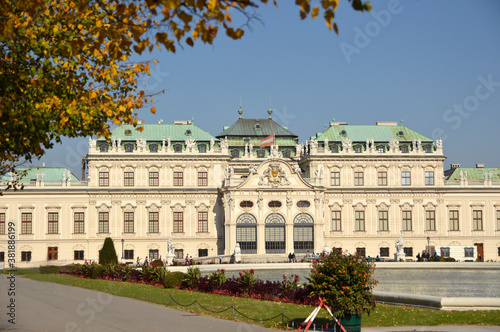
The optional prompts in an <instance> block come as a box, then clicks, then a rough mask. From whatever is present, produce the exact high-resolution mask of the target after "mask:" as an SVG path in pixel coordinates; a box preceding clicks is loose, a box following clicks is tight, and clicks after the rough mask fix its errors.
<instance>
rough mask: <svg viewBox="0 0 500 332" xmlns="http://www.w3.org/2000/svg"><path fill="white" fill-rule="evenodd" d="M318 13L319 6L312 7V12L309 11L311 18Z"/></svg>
mask: <svg viewBox="0 0 500 332" xmlns="http://www.w3.org/2000/svg"><path fill="white" fill-rule="evenodd" d="M318 13H319V8H318V7H314V8H313V10H312V13H311V17H312V19H313V20H314V19H315V18H316V17H317V16H318Z"/></svg>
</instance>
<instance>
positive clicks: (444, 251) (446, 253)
mask: <svg viewBox="0 0 500 332" xmlns="http://www.w3.org/2000/svg"><path fill="white" fill-rule="evenodd" d="M440 256H441V257H450V248H449V247H441V255H440Z"/></svg>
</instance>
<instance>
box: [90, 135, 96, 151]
mask: <svg viewBox="0 0 500 332" xmlns="http://www.w3.org/2000/svg"><path fill="white" fill-rule="evenodd" d="M96 146H97V140H95V139H92V137H89V149H90V148H92V149H95V148H96Z"/></svg>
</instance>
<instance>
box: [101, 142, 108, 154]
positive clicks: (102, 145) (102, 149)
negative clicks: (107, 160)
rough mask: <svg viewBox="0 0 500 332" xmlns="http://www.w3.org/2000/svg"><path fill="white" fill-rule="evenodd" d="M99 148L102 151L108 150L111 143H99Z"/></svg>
mask: <svg viewBox="0 0 500 332" xmlns="http://www.w3.org/2000/svg"><path fill="white" fill-rule="evenodd" d="M99 150H100V151H101V152H108V150H109V144H108V143H104V144H99Z"/></svg>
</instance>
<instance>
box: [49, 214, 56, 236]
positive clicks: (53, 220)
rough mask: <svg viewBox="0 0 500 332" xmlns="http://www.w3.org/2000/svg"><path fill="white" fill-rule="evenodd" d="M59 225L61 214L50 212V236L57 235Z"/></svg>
mask: <svg viewBox="0 0 500 332" xmlns="http://www.w3.org/2000/svg"><path fill="white" fill-rule="evenodd" d="M58 225H59V213H57V212H49V229H48V233H49V234H57V232H58Z"/></svg>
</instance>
